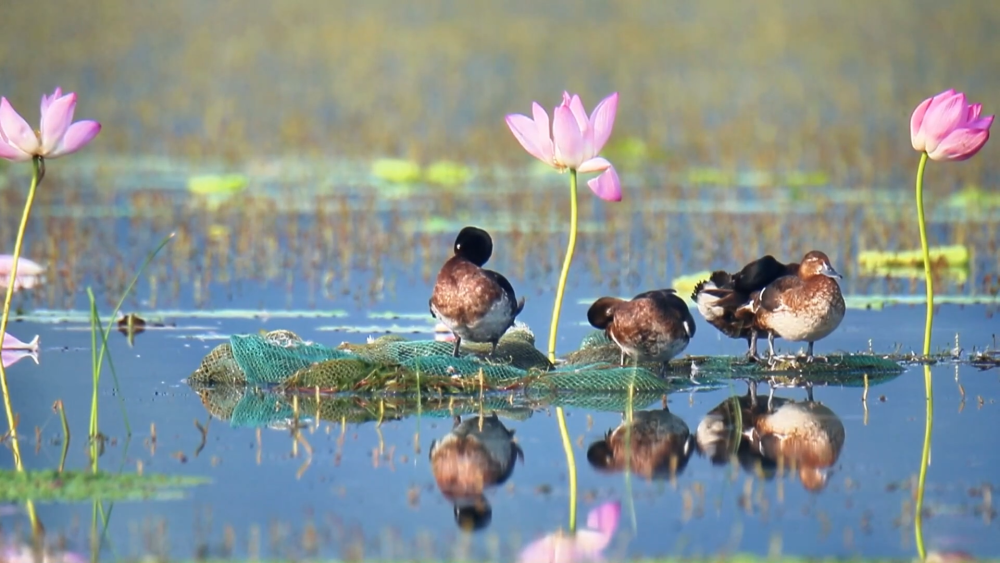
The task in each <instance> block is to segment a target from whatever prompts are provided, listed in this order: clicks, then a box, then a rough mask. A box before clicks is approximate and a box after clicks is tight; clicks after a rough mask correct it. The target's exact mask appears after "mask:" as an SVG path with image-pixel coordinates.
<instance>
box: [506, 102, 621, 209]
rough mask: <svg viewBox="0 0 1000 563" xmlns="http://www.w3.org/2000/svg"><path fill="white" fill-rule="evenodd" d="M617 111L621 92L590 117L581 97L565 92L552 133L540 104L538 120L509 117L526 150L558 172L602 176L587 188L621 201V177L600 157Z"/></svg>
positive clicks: (536, 109) (533, 106) (534, 109)
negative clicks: (568, 171) (595, 173)
mask: <svg viewBox="0 0 1000 563" xmlns="http://www.w3.org/2000/svg"><path fill="white" fill-rule="evenodd" d="M617 111H618V93H617V92H615V93H614V94H611V95H610V96H608V97H607V98H604V99H603V100H601V102H600V103H599V104H597V107H595V108H594V111H593V113H591V114H590V117H587V112H586V111H585V110H584V109H583V102H582V101H580V96H578V95H576V94H574V95H573V96H570V95H569V92H563V102H562V104H560V105H559V106H558V107H556V109H555V110H554V111H553V112H552V116H553V117H552V131H551V133H550V131H549V114H547V113H545V110H544V109H543V108H542V106H540V105H538V102H532V103H531V113H532V115H533V116H534V119H532V118H530V117H528V116H526V115H521V114H516V113H514V114H510V115H508V116H507V127H510V131H511V133H513V134H514V137H515V138H516V139H517V141H518V142H519V143H521V146H522V147H524V150H526V151H528V153H529V154H531V155H532V156H534V157H535V158H537V159H538V160H541V161H542V162H544V163H545V164H548V165H549V166H552V167H553V168H555V169H556V170H560V171H562V170H567V169H569V170H576V171H577V172H602V174H601V175H600V176H598V177H597V178H594V179H592V180H590V181H588V182H587V185H588V186H590V189H591V191H593V192H594V193H595V194H597V197H599V198H601V199H603V200H605V201H621V199H622V188H621V182H619V180H618V173H617V172H615V168H614V166H611V163H610V162H608V161H607V159H604V158H601V157H599V156H597V155H598V154H600V152H601V149H603V148H604V145H605V143H607V142H608V138H609V137H611V130H612V128H614V125H615V113H616V112H617Z"/></svg>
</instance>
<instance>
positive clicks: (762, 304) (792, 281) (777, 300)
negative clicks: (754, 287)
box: [756, 276, 803, 312]
mask: <svg viewBox="0 0 1000 563" xmlns="http://www.w3.org/2000/svg"><path fill="white" fill-rule="evenodd" d="M802 283H803V282H802V279H801V278H799V277H798V276H784V277H781V278H778V279H776V280H774V281H773V282H771V283H770V284H769V285H768V286H767V287H765V288H764V289H763V290H761V292H760V294H759V296H758V297H757V299H756V301H757V304H758V307H759V308H761V309H764V310H765V311H771V312H774V311H780V310H782V309H785V308H787V305H786V304H785V297H786V296H787V295H788V293H789V292H790V291H794V290H796V289H798V288H799V287H801V286H802Z"/></svg>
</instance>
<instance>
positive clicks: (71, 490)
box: [0, 470, 209, 502]
mask: <svg viewBox="0 0 1000 563" xmlns="http://www.w3.org/2000/svg"><path fill="white" fill-rule="evenodd" d="M208 482H209V480H208V479H206V478H202V477H189V476H182V475H156V474H141V475H140V474H138V473H107V472H103V471H99V472H97V473H91V472H89V471H63V472H58V471H54V470H53V471H25V472H17V471H11V470H0V500H5V501H24V500H36V501H58V502H79V501H83V500H94V499H100V500H145V499H156V498H176V497H178V496H180V495H181V492H180V489H184V488H187V487H193V486H195V485H201V484H204V483H208Z"/></svg>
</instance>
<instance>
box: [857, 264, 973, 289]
mask: <svg viewBox="0 0 1000 563" xmlns="http://www.w3.org/2000/svg"><path fill="white" fill-rule="evenodd" d="M861 275H863V276H873V277H879V278H886V277H888V278H895V279H909V280H916V279H923V278H924V268H923V266H877V267H874V268H873V267H869V266H862V267H861ZM934 275H935V277H938V276H943V277H944V278H946V279H948V280H950V281H953V282H955V283H957V284H960V285H961V284H965V283H966V282H968V281H969V269H968V268H965V267H961V266H958V267H950V266H949V267H947V268H935V269H934Z"/></svg>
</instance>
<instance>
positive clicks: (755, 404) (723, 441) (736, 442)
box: [695, 381, 786, 473]
mask: <svg viewBox="0 0 1000 563" xmlns="http://www.w3.org/2000/svg"><path fill="white" fill-rule="evenodd" d="M748 386H749V389H748V391H747V393H746V394H745V395H742V396H739V395H733V396H731V397H728V398H726V399H725V400H724V401H722V402H721V403H719V404H718V406H716V407H715V408H713V409H712V410H710V411H708V413H707V414H706V415H705V416H704V418H702V419H701V421H700V422H699V423H698V427H697V429H696V430H695V445H696V446H697V451H698V453H699V454H701V455H703V456H705V457H707V458H708V459H709V461H710V462H711V463H712V465H716V466H724V465H727V464H729V462H730V461H731V459H732V456H733V455H734V454H735V456H736V459H737V461H738V462H739V464H740V466H741V467H743V468H744V469H745V470H746V471H748V472H751V473H753V472H754V471H755V470H756V469H757V468H758V467H760V466H761V465H762V464H763V463H764V461H765V460H764V458H763V457H762V456H761V455H760V453H759V452H757V451H756V450H754V449H752V448H751V446H750V442H749V440H748V437H749V435H750V430H751V429H752V428H753V425H754V424H755V423H756V421H757V418H758V417H760V416H761V415H763V414H765V413H766V412H768V410H769V409H770V408H771V407H770V406H769V405H772V404H778V405H781V404H784V402H785V401H786V399H781V398H777V399H771V400H769V398H767V397H759V396H758V395H757V382H756V381H750V382H748ZM775 400H776V401H777V403H774V401H775Z"/></svg>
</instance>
